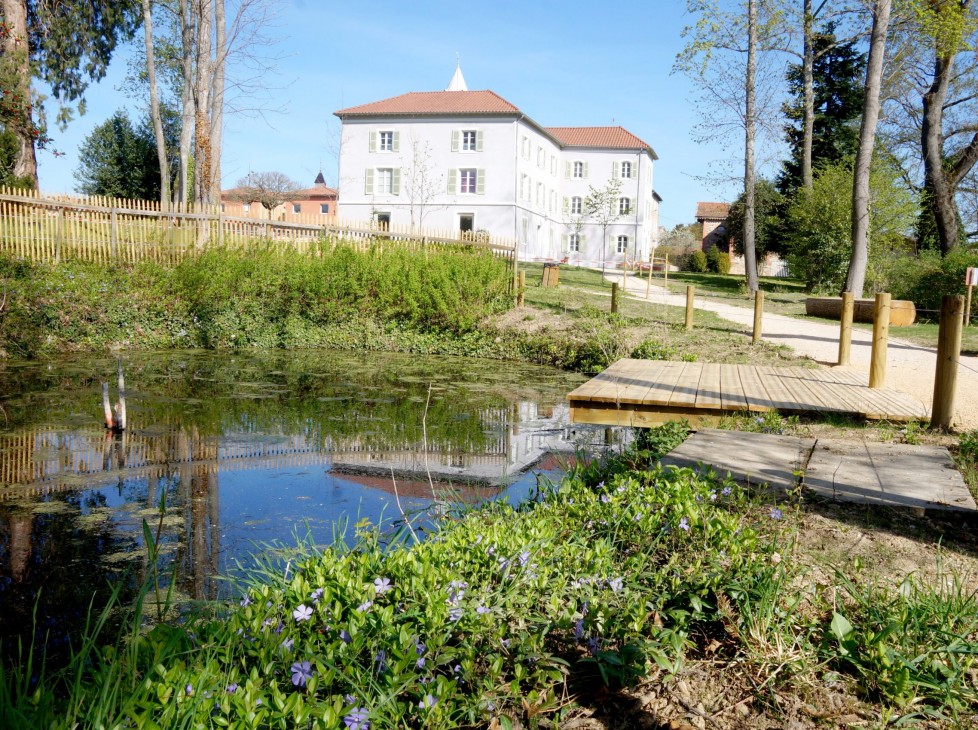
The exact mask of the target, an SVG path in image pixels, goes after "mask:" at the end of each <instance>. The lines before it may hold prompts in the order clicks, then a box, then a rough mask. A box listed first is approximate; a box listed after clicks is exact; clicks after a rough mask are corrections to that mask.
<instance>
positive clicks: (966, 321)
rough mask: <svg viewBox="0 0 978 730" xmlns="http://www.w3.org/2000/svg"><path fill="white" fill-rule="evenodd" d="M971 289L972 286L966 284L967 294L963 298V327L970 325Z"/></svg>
mask: <svg viewBox="0 0 978 730" xmlns="http://www.w3.org/2000/svg"><path fill="white" fill-rule="evenodd" d="M972 289H974V286H972V285H971V284H968V289H967V291H968V296H967V297H966V298H965V300H964V326H965V327H970V326H971V290H972Z"/></svg>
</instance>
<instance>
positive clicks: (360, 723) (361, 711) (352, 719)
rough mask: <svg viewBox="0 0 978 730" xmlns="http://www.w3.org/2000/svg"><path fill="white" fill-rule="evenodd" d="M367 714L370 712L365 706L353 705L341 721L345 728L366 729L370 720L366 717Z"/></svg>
mask: <svg viewBox="0 0 978 730" xmlns="http://www.w3.org/2000/svg"><path fill="white" fill-rule="evenodd" d="M369 716H370V713H369V712H368V711H367V708H366V707H355V708H353V709H352V710H350V714H348V715H347V716H346V717H344V718H343V722H344V723H345V724H346V727H347V730H368V728H369V727H370V720H368V719H367V718H368V717H369Z"/></svg>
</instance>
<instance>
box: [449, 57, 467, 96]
mask: <svg viewBox="0 0 978 730" xmlns="http://www.w3.org/2000/svg"><path fill="white" fill-rule="evenodd" d="M468 90H469V87H468V86H466V85H465V77H464V76H462V66H461V65H460V64H459V63H458V62H456V63H455V73H454V74H452V80H451V81H449V82H448V88H447V89H445V91H468Z"/></svg>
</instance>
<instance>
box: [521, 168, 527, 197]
mask: <svg viewBox="0 0 978 730" xmlns="http://www.w3.org/2000/svg"><path fill="white" fill-rule="evenodd" d="M526 180H527V175H526V173H524V174H522V175H520V200H523V199H524V198H525V197H526V185H527V183H526Z"/></svg>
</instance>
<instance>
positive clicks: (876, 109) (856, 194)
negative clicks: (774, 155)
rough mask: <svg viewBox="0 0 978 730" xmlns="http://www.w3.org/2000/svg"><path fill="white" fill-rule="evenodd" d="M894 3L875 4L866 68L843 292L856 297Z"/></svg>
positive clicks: (879, 0)
mask: <svg viewBox="0 0 978 730" xmlns="http://www.w3.org/2000/svg"><path fill="white" fill-rule="evenodd" d="M890 6H891V0H875V3H874V6H873V30H872V34H871V36H870V41H869V62H868V63H867V64H866V95H865V98H864V100H863V119H862V124H860V126H859V149H858V151H857V152H856V164H855V168H854V169H853V175H852V257H851V258H850V259H849V273H848V276H847V277H846V287H845V289H844V291H850V292H852V293H853V294H854V295H855V296H856V297H861V296H862V295H863V288H864V287H865V285H866V265H867V263H868V262H869V173H870V168H871V167H872V163H873V147H874V145H875V143H876V123H877V122H878V121H879V115H880V86H881V83H882V79H883V60H884V56H885V55H886V31H887V28H888V27H889V24H890Z"/></svg>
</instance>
